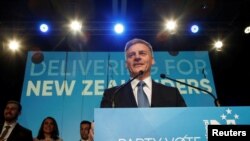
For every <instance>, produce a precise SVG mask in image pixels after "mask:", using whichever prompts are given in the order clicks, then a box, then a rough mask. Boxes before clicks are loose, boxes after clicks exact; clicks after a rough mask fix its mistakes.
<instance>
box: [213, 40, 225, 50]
mask: <svg viewBox="0 0 250 141" xmlns="http://www.w3.org/2000/svg"><path fill="white" fill-rule="evenodd" d="M222 46H223V43H222V41H216V42H215V43H214V47H215V49H216V50H217V51H221V50H222Z"/></svg>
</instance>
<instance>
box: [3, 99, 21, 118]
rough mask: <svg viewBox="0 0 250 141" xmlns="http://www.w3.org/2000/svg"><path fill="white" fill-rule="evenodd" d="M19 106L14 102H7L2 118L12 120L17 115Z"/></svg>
mask: <svg viewBox="0 0 250 141" xmlns="http://www.w3.org/2000/svg"><path fill="white" fill-rule="evenodd" d="M19 114H20V112H19V107H18V105H17V104H15V103H8V104H7V105H6V107H5V109H4V119H5V121H7V122H14V121H16V120H17V118H18V116H19Z"/></svg>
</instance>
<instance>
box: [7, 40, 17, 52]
mask: <svg viewBox="0 0 250 141" xmlns="http://www.w3.org/2000/svg"><path fill="white" fill-rule="evenodd" d="M8 47H9V49H11V50H12V51H16V50H18V49H19V47H20V43H19V42H18V41H17V40H11V41H9V43H8Z"/></svg>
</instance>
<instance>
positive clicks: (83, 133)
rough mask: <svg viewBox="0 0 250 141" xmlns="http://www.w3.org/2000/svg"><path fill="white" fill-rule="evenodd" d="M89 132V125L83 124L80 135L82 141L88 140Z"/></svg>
mask: <svg viewBox="0 0 250 141" xmlns="http://www.w3.org/2000/svg"><path fill="white" fill-rule="evenodd" d="M89 130H90V125H89V124H81V128H80V134H81V138H82V139H84V140H87V139H88V138H89Z"/></svg>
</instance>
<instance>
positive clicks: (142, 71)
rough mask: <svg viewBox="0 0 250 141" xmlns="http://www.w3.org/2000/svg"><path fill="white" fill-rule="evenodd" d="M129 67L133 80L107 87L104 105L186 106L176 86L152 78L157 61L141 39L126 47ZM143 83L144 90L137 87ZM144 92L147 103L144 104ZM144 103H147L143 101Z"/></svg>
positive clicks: (151, 50) (118, 106) (103, 100)
mask: <svg viewBox="0 0 250 141" xmlns="http://www.w3.org/2000/svg"><path fill="white" fill-rule="evenodd" d="M125 60H126V67H127V68H128V70H129V73H130V80H132V81H131V82H130V83H125V84H126V85H121V86H117V87H113V88H109V89H106V90H105V91H104V94H103V98H102V101H101V107H102V108H105V107H114V108H115V107H117V108H121V107H124V108H125V107H186V103H185V101H184V99H183V97H182V96H181V94H180V93H179V91H178V89H177V88H174V87H168V86H165V85H162V84H160V83H157V82H155V81H153V80H152V78H151V66H152V65H153V64H154V63H155V60H154V56H153V49H152V46H151V44H149V43H148V42H146V41H145V40H142V39H132V40H130V41H128V42H127V44H126V46H125ZM138 84H141V87H142V88H141V89H142V90H140V87H139V86H138ZM141 93H143V94H144V97H145V98H144V99H145V100H144V101H146V103H147V104H145V105H143V104H142V105H143V106H141V104H140V103H141V102H140V101H141V100H140V99H141V97H140V96H139V95H140V94H141ZM144 103H145V102H144Z"/></svg>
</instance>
